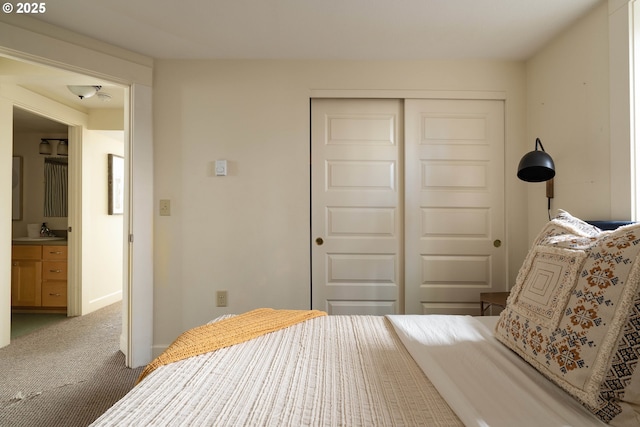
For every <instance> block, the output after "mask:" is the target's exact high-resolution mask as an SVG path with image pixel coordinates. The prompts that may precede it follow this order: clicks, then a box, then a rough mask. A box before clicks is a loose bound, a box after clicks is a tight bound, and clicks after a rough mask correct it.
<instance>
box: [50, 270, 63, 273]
mask: <svg viewBox="0 0 640 427" xmlns="http://www.w3.org/2000/svg"><path fill="white" fill-rule="evenodd" d="M49 273H62V270H49Z"/></svg>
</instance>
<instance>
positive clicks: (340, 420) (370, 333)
mask: <svg viewBox="0 0 640 427" xmlns="http://www.w3.org/2000/svg"><path fill="white" fill-rule="evenodd" d="M94 425H95V426H125V425H131V426H134V425H135V426H138V425H144V426H177V425H180V426H461V425H462V423H461V422H460V420H459V419H458V418H457V417H456V415H455V414H454V413H453V411H452V410H451V409H450V408H449V406H448V405H447V404H446V402H445V401H444V400H443V398H442V397H441V396H440V395H439V394H438V392H437V391H436V389H435V388H434V386H433V385H432V384H431V382H430V381H429V380H428V379H427V377H426V376H425V375H424V373H423V372H422V370H421V369H420V367H419V366H418V365H417V364H416V363H415V361H414V360H413V359H412V357H411V355H409V353H408V352H407V350H406V349H405V348H404V346H403V345H402V343H401V342H400V340H399V338H398V336H397V335H396V333H395V331H394V329H393V327H392V326H391V324H390V323H389V321H388V320H387V319H386V318H384V317H378V316H323V317H317V318H314V319H311V320H308V321H306V322H302V323H298V324H296V325H294V326H291V327H289V328H286V329H282V330H279V331H276V332H273V333H270V334H267V335H263V336H260V337H257V338H255V339H252V340H250V341H246V342H243V343H240V344H237V345H234V346H231V347H226V348H222V349H220V350H216V351H214V352H211V353H207V354H203V355H200V356H196V357H191V358H188V359H185V360H182V361H179V362H176V363H171V364H169V365H165V366H162V367H159V368H158V369H157V370H156V371H155V372H153V373H152V374H151V375H149V376H148V377H147V378H145V380H144V381H142V382H141V383H140V384H139V385H138V386H136V387H135V388H134V389H133V390H131V392H129V394H128V395H127V396H126V397H125V398H124V399H123V400H121V401H120V402H118V403H117V404H116V405H114V407H112V408H111V409H110V410H109V411H107V412H106V413H105V414H104V415H103V416H102V417H100V418H99V419H98V420H97V421H96V422H95V424H94Z"/></svg>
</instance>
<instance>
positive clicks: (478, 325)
mask: <svg viewBox="0 0 640 427" xmlns="http://www.w3.org/2000/svg"><path fill="white" fill-rule="evenodd" d="M389 319H390V321H391V323H392V324H393V326H394V328H395V330H396V332H397V333H398V336H399V337H400V340H401V341H402V343H403V344H404V345H405V347H406V348H407V350H408V351H409V353H411V355H412V356H413V358H414V359H415V360H416V362H417V363H418V365H420V367H421V368H422V370H423V371H424V373H425V374H426V375H427V376H428V377H429V379H430V380H431V382H432V383H433V384H434V385H435V386H436V388H437V389H438V391H439V392H440V394H441V395H442V396H443V397H444V398H445V400H446V401H447V403H448V404H449V406H451V408H452V409H453V410H454V411H455V412H456V414H457V415H458V417H459V418H460V419H461V420H462V422H464V424H465V425H466V426H469V427H470V426H491V427H501V426H504V427H512V426H518V427H527V426H531V427H540V426H545V427H553V426H576V427H588V426H605V425H606V424H604V423H602V422H601V421H600V420H598V419H597V418H595V417H594V416H593V415H592V414H591V413H590V412H589V411H588V410H586V409H585V408H584V407H583V406H582V405H580V403H578V402H577V401H576V400H575V399H573V398H572V397H571V396H569V395H568V394H567V393H565V392H564V391H563V390H561V389H560V388H559V387H557V386H556V385H555V384H553V383H552V382H551V381H549V380H547V379H546V378H544V377H543V376H542V375H541V374H540V373H538V372H537V371H536V370H535V369H533V368H532V367H531V366H529V365H528V364H527V363H526V362H524V361H523V360H522V359H521V358H520V357H518V356H517V355H516V354H515V353H513V352H512V351H511V350H509V349H508V348H506V347H504V346H503V345H502V344H501V343H500V342H498V341H497V340H496V339H495V338H493V333H492V331H493V326H494V325H495V322H496V321H497V317H493V318H481V317H478V318H474V317H470V316H437V315H432V316H412V315H402V316H389Z"/></svg>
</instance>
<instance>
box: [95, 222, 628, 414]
mask: <svg viewBox="0 0 640 427" xmlns="http://www.w3.org/2000/svg"><path fill="white" fill-rule="evenodd" d="M639 252H640V226H638V225H628V226H624V227H621V228H619V229H617V230H612V231H603V230H600V229H598V228H597V227H594V226H592V225H590V224H587V223H586V222H583V221H581V220H579V219H577V218H574V217H572V216H571V215H570V214H568V213H566V212H560V214H559V215H558V216H557V217H556V218H554V219H553V220H552V221H550V222H549V224H547V226H545V228H544V229H543V230H542V232H541V233H540V235H539V236H538V237H537V238H536V239H535V242H534V245H533V247H532V249H531V250H530V251H529V254H528V255H527V257H526V259H525V262H524V263H523V266H522V268H521V270H520V272H519V274H518V278H517V280H516V283H515V285H514V286H513V288H512V290H511V294H510V296H509V299H508V301H507V307H506V308H505V309H504V310H503V312H502V313H501V314H500V316H487V317H472V316H443V315H391V316H323V315H317V316H313V317H310V318H306V319H304V320H301V321H298V322H295V323H293V324H290V325H286V327H278V328H273V330H269V331H268V333H262V334H257V335H256V336H252V337H251V339H241V340H237V342H235V341H234V342H233V345H227V344H224V345H221V346H220V348H218V349H215V350H211V349H210V348H206V349H205V351H199V352H200V353H201V354H197V355H190V357H185V358H182V359H181V360H177V361H171V363H166V364H165V363H164V362H163V363H152V364H150V365H149V367H152V368H153V369H151V370H149V372H145V373H144V378H142V379H141V381H140V383H139V384H138V385H137V386H136V387H134V388H133V389H132V390H131V391H130V392H129V393H128V394H127V395H126V396H125V397H124V398H123V399H122V400H120V401H119V402H118V403H116V404H115V405H114V406H113V407H112V408H110V409H109V410H108V411H107V412H106V413H105V414H103V415H102V416H101V417H100V418H99V419H97V420H96V421H95V422H94V424H93V425H95V426H126V425H135V426H138V425H145V426H165V425H170V426H183V425H184V426H207V425H220V426H229V425H237V426H307V425H314V426H316V425H317V426H375V425H380V426H462V425H466V426H515V425H517V426H536V427H537V426H604V425H613V426H638V425H640V370H638V369H636V367H637V365H638V360H639V359H640V332H639V331H640V295H639V286H638V284H639V282H640V280H639V278H640V263H639V262H637V259H638V253H639ZM275 311H276V312H278V310H275ZM244 316H245V314H241V315H239V316H224V317H222V318H219V319H216V320H214V321H213V322H211V323H210V324H208V325H204V326H203V327H201V328H202V331H203V333H209V332H211V331H216V332H212V333H214V335H211V336H215V337H219V335H220V331H221V330H222V328H225V329H224V330H227V329H228V328H227V326H226V325H238V324H239V323H232V322H240V321H241V320H242V318H243V317H244ZM235 327H238V326H234V328H235ZM215 328H218V329H217V330H216V329H215ZM190 339H191V338H190ZM216 339H217V338H216ZM177 341H180V340H177ZM211 341H215V340H214V339H212V340H211ZM193 342H195V340H193ZM199 342H200V341H199ZM206 345H209V344H205V346H206ZM172 347H173V346H172ZM198 347H200V344H198ZM200 350H201V349H200ZM168 353H171V348H170V349H168ZM161 358H162V356H161ZM154 362H155V361H154ZM152 365H153V366H152ZM149 367H148V368H149Z"/></svg>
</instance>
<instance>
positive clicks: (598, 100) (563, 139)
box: [527, 3, 628, 241]
mask: <svg viewBox="0 0 640 427" xmlns="http://www.w3.org/2000/svg"><path fill="white" fill-rule="evenodd" d="M608 53H609V25H608V13H607V5H606V3H603V4H602V5H601V6H599V7H598V8H596V9H595V10H594V11H592V12H591V13H590V14H588V15H587V16H586V17H584V18H583V19H581V20H580V21H579V22H577V23H576V24H575V25H573V26H572V27H571V28H569V29H568V30H567V31H565V32H564V33H563V34H561V35H560V36H558V37H557V38H555V39H554V40H553V41H552V42H551V43H550V44H549V45H547V46H546V47H545V48H544V49H542V50H541V51H539V52H538V53H537V54H536V55H535V56H534V57H533V58H531V59H530V60H529V61H527V150H533V148H534V143H535V138H536V137H539V138H540V139H541V141H542V143H543V145H544V148H545V150H546V151H547V152H548V153H549V154H550V155H551V156H552V158H553V160H554V163H555V165H556V178H555V180H554V182H555V198H554V199H553V201H552V214H553V212H554V211H555V209H564V210H566V211H568V212H570V213H572V214H574V215H576V216H578V217H580V218H584V219H594V220H595V219H612V218H611V201H610V174H611V173H614V172H615V171H611V170H610V169H611V168H610V166H609V157H610V148H609V143H610V129H609V110H610V105H609V54H608ZM528 187H529V189H528V191H529V198H528V203H529V210H530V214H529V240H530V241H531V240H532V239H533V238H534V237H535V236H536V235H537V233H538V231H539V230H540V228H541V227H542V225H543V224H544V223H545V222H546V221H547V199H546V198H545V184H544V183H539V184H535V183H532V184H528ZM617 219H623V218H617ZM627 219H628V218H627Z"/></svg>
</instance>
